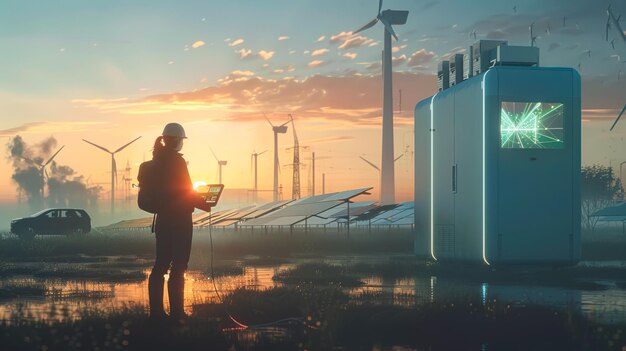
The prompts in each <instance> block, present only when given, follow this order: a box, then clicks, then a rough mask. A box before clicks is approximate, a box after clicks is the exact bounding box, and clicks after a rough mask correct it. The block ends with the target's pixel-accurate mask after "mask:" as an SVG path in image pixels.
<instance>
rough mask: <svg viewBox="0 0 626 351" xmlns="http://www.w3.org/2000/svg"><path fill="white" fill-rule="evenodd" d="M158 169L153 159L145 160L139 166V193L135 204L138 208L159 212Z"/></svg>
mask: <svg viewBox="0 0 626 351" xmlns="http://www.w3.org/2000/svg"><path fill="white" fill-rule="evenodd" d="M158 174H159V173H158V170H157V169H156V164H155V162H154V160H150V161H145V162H143V163H142V164H141V165H140V166H139V173H138V174H137V180H138V181H139V194H138V195H137V205H138V206H139V208H140V209H142V210H144V211H146V212H149V213H157V212H159V205H160V201H159V183H158Z"/></svg>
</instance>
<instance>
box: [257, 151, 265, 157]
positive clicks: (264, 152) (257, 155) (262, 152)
mask: <svg viewBox="0 0 626 351" xmlns="http://www.w3.org/2000/svg"><path fill="white" fill-rule="evenodd" d="M266 152H267V150H265V151H263V152H261V153H259V154H257V156H261V155H263V154H264V153H266Z"/></svg>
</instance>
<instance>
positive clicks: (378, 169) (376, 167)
mask: <svg viewBox="0 0 626 351" xmlns="http://www.w3.org/2000/svg"><path fill="white" fill-rule="evenodd" d="M359 157H360V158H361V160H363V161H365V162H366V163H367V164H368V165H370V166H372V167H374V168H375V169H376V170H377V171H379V172H380V168H378V166H376V165H375V164H373V163H371V162H370V161H368V160H366V159H365V157H363V156H359Z"/></svg>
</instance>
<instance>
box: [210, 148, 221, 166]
mask: <svg viewBox="0 0 626 351" xmlns="http://www.w3.org/2000/svg"><path fill="white" fill-rule="evenodd" d="M209 150H211V153H212V154H213V157H215V161H217V163H220V159H219V158H217V155H216V154H215V151H213V148H211V147H210V146H209Z"/></svg>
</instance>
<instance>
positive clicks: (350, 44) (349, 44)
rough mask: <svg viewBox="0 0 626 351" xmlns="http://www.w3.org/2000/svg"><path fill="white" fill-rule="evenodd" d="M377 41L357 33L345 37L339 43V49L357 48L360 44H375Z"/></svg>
mask: <svg viewBox="0 0 626 351" xmlns="http://www.w3.org/2000/svg"><path fill="white" fill-rule="evenodd" d="M376 45H378V43H377V42H376V41H375V40H374V39H370V38H368V37H364V36H362V35H357V36H356V37H351V38H348V39H346V40H345V41H344V42H343V43H342V44H341V45H339V48H340V49H346V50H347V49H352V48H358V47H361V46H376Z"/></svg>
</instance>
